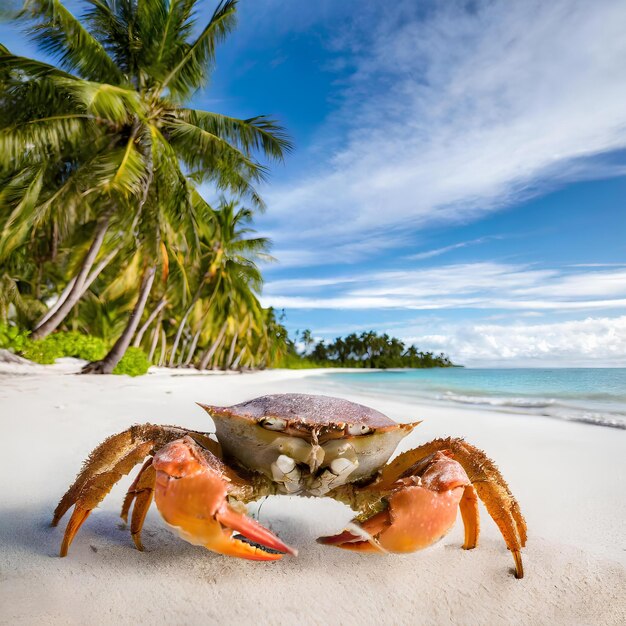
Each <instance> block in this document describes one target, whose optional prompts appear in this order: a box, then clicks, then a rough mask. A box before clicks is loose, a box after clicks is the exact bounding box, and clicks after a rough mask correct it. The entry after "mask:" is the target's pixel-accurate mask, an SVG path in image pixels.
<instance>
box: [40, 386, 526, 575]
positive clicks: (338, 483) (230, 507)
mask: <svg viewBox="0 0 626 626" xmlns="http://www.w3.org/2000/svg"><path fill="white" fill-rule="evenodd" d="M200 406H201V407H202V408H204V409H205V410H206V411H207V412H208V413H209V415H210V416H211V417H212V418H213V421H214V423H215V430H216V432H215V438H213V437H212V436H211V435H212V434H213V433H211V434H209V433H206V432H199V431H195V430H188V429H185V428H181V427H179V426H158V425H153V424H142V425H135V426H132V427H131V428H129V429H127V430H125V431H123V432H121V433H119V434H117V435H113V436H111V437H109V438H108V439H106V440H105V441H104V442H103V443H101V444H100V445H99V446H98V447H97V448H96V449H95V450H94V451H93V452H92V453H91V455H90V456H89V457H88V459H87V460H86V461H85V464H84V466H83V469H82V471H81V472H80V473H79V475H78V476H77V478H76V480H75V481H74V483H73V484H72V485H71V486H70V488H69V489H68V491H67V492H66V493H65V495H64V496H63V498H62V499H61V501H60V502H59V504H58V506H57V508H56V510H55V512H54V518H53V521H52V525H53V526H56V525H57V524H58V522H59V521H60V519H61V518H62V517H63V515H64V514H65V513H66V512H67V511H68V510H69V509H70V508H71V507H72V506H73V507H74V510H73V512H72V515H71V518H70V520H69V522H68V524H67V527H66V529H65V534H64V537H63V541H62V544H61V551H60V555H61V556H66V555H67V553H68V549H69V547H70V544H71V543H72V541H73V539H74V537H75V535H76V533H77V532H78V530H79V528H80V527H81V525H82V524H83V523H84V522H85V520H86V519H87V517H88V516H89V514H90V513H91V511H92V510H93V509H94V508H95V507H96V506H98V504H99V503H100V502H101V501H102V500H103V498H104V497H105V496H106V495H107V494H108V493H109V491H110V490H111V488H112V487H113V485H114V484H115V483H116V482H117V481H118V480H119V479H120V478H121V477H122V476H123V475H125V474H128V473H129V472H130V471H131V470H132V469H133V467H135V465H138V464H139V463H142V462H143V465H142V467H141V470H140V471H139V473H138V474H137V476H136V478H135V479H134V481H133V482H132V484H131V486H130V488H129V489H128V492H127V494H126V497H125V499H124V503H123V505H122V512H121V516H122V519H123V520H124V521H125V522H127V521H128V516H129V513H130V510H131V506H132V515H131V521H130V532H131V536H132V539H133V541H134V543H135V546H136V547H137V548H138V549H139V550H143V545H142V542H141V530H142V527H143V524H144V520H145V517H146V513H147V511H148V509H149V507H150V504H151V502H152V500H153V499H154V500H155V501H156V505H157V508H158V510H159V512H160V513H161V516H162V517H163V519H164V520H165V522H166V523H167V524H168V525H169V526H170V527H172V528H173V529H174V530H175V531H176V532H177V533H178V534H179V535H180V536H181V537H182V538H183V539H185V540H186V541H188V542H190V543H192V544H196V545H201V546H204V547H206V548H208V549H209V550H212V551H214V552H218V553H221V554H225V555H230V556H234V557H241V558H244V559H251V560H258V561H274V560H278V559H281V558H282V557H283V556H285V555H286V554H290V555H294V556H295V555H296V554H297V552H296V550H295V549H294V548H292V547H290V546H288V545H287V544H285V543H284V542H283V541H282V540H281V539H279V538H278V537H277V536H276V535H275V534H274V533H272V532H271V531H270V530H268V529H267V528H265V527H264V526H262V525H261V524H259V523H258V522H257V521H255V520H254V519H252V518H250V517H248V516H247V515H246V507H245V504H246V503H248V502H251V501H254V500H257V499H259V498H261V497H263V496H267V495H278V494H287V495H300V496H320V497H329V498H334V499H336V500H338V501H340V502H342V503H344V504H347V505H348V506H350V507H351V508H352V509H353V510H354V511H355V512H356V517H355V518H354V519H353V520H352V522H350V523H349V524H348V526H347V527H346V528H345V529H344V530H343V531H342V532H340V533H339V534H336V535H333V536H328V537H320V538H319V539H318V541H319V542H320V543H322V544H326V545H330V546H335V547H338V548H343V549H346V550H353V551H357V552H374V553H390V552H393V553H403V552H413V551H415V550H420V549H422V548H426V547H427V546H429V545H432V544H433V543H435V542H437V541H438V540H439V539H441V538H442V537H443V536H444V535H446V533H447V532H448V531H449V530H450V529H451V528H452V527H453V525H454V523H455V520H456V515H457V507H458V509H460V512H461V517H462V519H463V524H464V529H465V541H464V543H463V548H465V549H466V550H470V549H472V548H474V547H476V545H477V541H478V534H479V508H478V497H480V499H481V500H482V501H483V503H484V504H485V506H486V508H487V511H488V512H489V514H490V515H491V517H492V518H493V520H494V521H495V522H496V524H497V526H498V528H499V529H500V532H501V533H502V536H503V538H504V540H505V542H506V545H507V547H508V549H509V550H510V551H511V553H512V555H513V559H514V562H515V576H516V577H517V578H522V576H523V567H522V557H521V549H522V548H523V547H524V545H525V543H526V523H525V521H524V518H523V516H522V514H521V511H520V507H519V505H518V503H517V501H516V499H515V498H514V496H513V494H512V493H511V491H510V489H509V487H508V486H507V484H506V482H505V481H504V478H503V477H502V475H501V474H500V472H499V471H498V469H497V468H496V466H495V465H494V463H493V462H492V461H491V460H490V459H489V458H488V457H487V456H486V455H485V454H484V452H482V451H481V450H479V449H478V448H476V447H474V446H472V445H470V444H469V443H467V442H465V441H464V440H463V439H458V438H446V439H435V440H434V441H431V442H429V443H425V444H423V445H421V446H419V447H417V448H414V449H412V450H409V451H407V452H404V453H402V454H400V455H399V456H397V457H396V458H394V459H393V460H392V461H391V462H389V459H390V457H391V456H392V454H393V453H394V451H395V449H396V447H397V445H398V443H399V442H400V441H401V440H402V439H403V438H404V437H406V436H407V435H408V434H409V433H410V432H411V431H412V430H413V429H414V428H415V427H416V426H417V425H418V424H419V423H420V422H413V423H408V424H402V423H396V422H394V421H393V420H391V419H390V418H388V417H387V416H385V415H383V414H382V413H379V412H378V411H375V410H373V409H371V408H368V407H365V406H362V405H360V404H355V403H353V402H349V401H347V400H343V399H339V398H331V397H328V396H314V395H305V394H279V395H270V396H263V397H260V398H256V399H254V400H251V401H248V402H243V403H241V404H236V405H234V406H230V407H218V406H209V405H205V404H200ZM146 458H147V460H146Z"/></svg>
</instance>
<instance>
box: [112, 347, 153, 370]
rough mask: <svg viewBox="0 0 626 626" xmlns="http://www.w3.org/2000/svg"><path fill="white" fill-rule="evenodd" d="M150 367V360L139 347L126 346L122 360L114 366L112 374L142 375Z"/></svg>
mask: <svg viewBox="0 0 626 626" xmlns="http://www.w3.org/2000/svg"><path fill="white" fill-rule="evenodd" d="M149 367H150V361H148V357H147V356H146V354H145V352H144V351H143V350H142V349H141V348H128V350H126V354H124V356H123V357H122V360H121V361H120V362H119V363H118V364H117V365H116V366H115V369H114V370H113V373H114V374H127V375H128V376H143V375H144V374H145V373H146V372H147V371H148V368H149Z"/></svg>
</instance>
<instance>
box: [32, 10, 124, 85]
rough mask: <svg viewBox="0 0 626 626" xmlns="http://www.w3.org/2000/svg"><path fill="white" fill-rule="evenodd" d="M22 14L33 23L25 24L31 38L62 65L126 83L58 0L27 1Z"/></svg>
mask: <svg viewBox="0 0 626 626" xmlns="http://www.w3.org/2000/svg"><path fill="white" fill-rule="evenodd" d="M21 17H22V19H25V20H28V21H29V22H32V23H31V24H30V26H29V27H28V32H29V33H30V36H31V38H32V39H33V40H34V41H35V42H36V43H37V44H38V45H39V47H40V48H41V49H42V50H43V51H44V52H46V53H47V54H50V55H51V56H53V57H55V58H56V59H58V61H59V63H60V64H61V66H62V67H65V68H66V69H68V70H69V71H71V72H76V73H78V75H79V76H81V77H83V78H87V79H88V80H95V81H98V82H108V83H112V84H116V85H123V84H126V83H127V82H128V81H127V79H126V77H125V76H124V74H123V73H122V72H121V71H120V70H119V68H118V67H117V66H116V65H115V63H114V62H113V59H111V57H110V56H109V55H108V54H107V53H106V51H105V49H104V48H103V46H102V44H101V43H100V42H99V41H98V40H97V39H96V38H95V37H94V36H93V35H92V34H91V33H90V32H89V31H88V30H87V29H86V28H85V27H84V26H83V25H82V24H81V23H80V21H79V20H78V19H76V17H75V16H74V15H73V14H72V13H71V12H70V11H68V10H67V8H66V7H65V6H64V5H63V3H62V2H61V0H26V2H25V3H24V8H23V9H22V12H21Z"/></svg>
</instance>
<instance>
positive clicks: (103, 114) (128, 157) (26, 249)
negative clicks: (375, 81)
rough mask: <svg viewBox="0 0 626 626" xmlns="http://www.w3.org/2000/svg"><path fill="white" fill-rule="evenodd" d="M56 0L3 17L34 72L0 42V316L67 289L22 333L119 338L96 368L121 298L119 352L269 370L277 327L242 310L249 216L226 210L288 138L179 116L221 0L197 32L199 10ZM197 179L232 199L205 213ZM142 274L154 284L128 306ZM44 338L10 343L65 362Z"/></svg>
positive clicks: (255, 274)
mask: <svg viewBox="0 0 626 626" xmlns="http://www.w3.org/2000/svg"><path fill="white" fill-rule="evenodd" d="M20 4H21V3H20ZM65 4H66V2H65V0H24V2H23V8H22V10H21V11H19V13H18V16H17V18H16V19H17V20H18V22H20V23H19V24H16V26H19V27H21V29H22V30H25V31H26V32H27V33H28V35H29V36H30V38H31V39H32V40H33V41H34V42H35V43H36V44H37V45H38V47H39V48H40V49H41V50H43V51H44V52H46V55H47V57H48V58H49V59H51V62H50V63H45V62H42V61H38V60H36V59H29V58H25V57H22V56H18V55H16V54H13V53H12V52H11V51H10V50H8V49H7V48H6V47H5V46H2V45H0V268H1V269H0V321H8V320H9V319H10V320H11V321H12V322H14V323H16V324H17V325H18V326H20V327H27V328H32V327H34V326H36V323H37V320H40V319H41V318H42V316H43V315H44V314H45V310H46V308H47V306H48V305H49V303H50V302H53V301H55V300H56V299H57V298H58V297H59V295H60V294H62V293H63V292H64V289H65V288H66V286H68V287H70V288H71V285H72V284H74V285H75V286H77V288H76V289H70V290H69V291H68V292H66V293H69V295H68V299H69V301H68V306H64V305H63V304H61V306H60V308H59V309H58V310H57V314H56V315H53V316H52V317H50V319H49V320H48V322H47V325H44V326H43V327H41V326H40V327H39V332H37V336H40V337H45V336H46V335H47V334H48V333H49V332H53V331H54V330H56V329H67V328H68V326H69V327H71V328H73V329H75V330H80V331H81V332H82V333H84V334H85V335H96V336H98V337H101V338H102V341H104V342H106V343H110V344H114V341H115V339H117V338H120V339H121V341H120V342H115V344H114V345H117V350H116V351H115V352H112V353H110V354H109V355H107V357H106V358H105V361H106V362H107V363H106V364H107V368H101V369H103V371H104V369H108V370H110V367H112V366H113V364H114V363H113V361H116V360H117V359H118V358H119V356H120V355H121V353H122V352H123V348H125V347H126V346H127V345H128V341H130V340H131V337H130V335H132V334H133V333H132V327H131V325H130V321H129V320H130V319H131V317H130V313H131V311H133V310H134V306H135V303H136V302H141V306H140V307H139V309H138V310H136V311H135V315H133V318H132V319H135V318H136V317H139V318H141V326H140V329H139V331H138V333H137V335H138V337H137V339H136V343H137V345H141V346H143V348H144V349H145V351H146V353H149V354H150V355H151V356H150V358H152V357H153V356H154V355H156V356H154V358H155V361H156V362H157V363H159V364H169V365H179V364H180V365H189V364H195V365H198V366H202V367H216V368H232V369H244V368H254V367H266V366H270V365H272V363H274V361H275V359H276V358H278V357H279V356H280V354H282V353H283V352H284V337H285V336H286V333H283V330H284V329H282V330H281V329H280V328H278V326H280V325H278V326H276V327H273V326H272V323H273V322H272V317H271V315H270V314H269V313H268V312H267V310H264V309H263V308H262V307H261V305H260V303H259V301H258V298H257V294H258V293H259V291H260V286H261V282H262V277H261V273H260V271H259V269H258V267H257V265H256V262H257V261H258V260H263V261H266V260H268V259H269V257H268V252H269V242H268V241H267V240H266V239H264V238H262V237H250V236H248V234H249V233H250V232H251V230H250V229H249V228H248V227H247V225H248V223H249V222H250V220H251V217H252V213H251V211H250V209H249V208H247V207H246V208H241V207H239V205H238V202H246V204H247V206H252V207H255V208H262V207H263V206H264V205H263V200H262V198H261V197H260V196H259V194H258V192H257V190H256V187H257V185H258V184H259V183H261V182H262V181H263V180H264V179H265V177H266V174H267V172H268V169H267V163H266V162H276V161H278V162H280V161H281V160H282V159H283V157H284V155H285V154H286V153H287V152H289V150H290V149H291V142H290V140H289V138H288V136H287V134H286V133H285V131H284V129H283V128H282V127H281V126H280V125H279V124H278V123H277V122H276V121H275V120H273V119H272V118H270V117H265V116H255V117H250V118H247V119H239V118H235V117H231V116H227V115H223V114H221V113H214V112H211V111H202V110H196V109H192V108H189V107H187V106H186V104H187V103H186V101H187V100H189V98H190V96H191V95H192V94H194V93H196V92H197V90H198V89H200V88H202V87H203V86H204V85H206V84H207V83H208V78H209V76H210V74H211V71H212V69H213V67H214V65H215V58H216V51H217V47H218V45H219V44H220V43H221V42H222V41H224V39H225V38H226V37H227V36H228V35H229V33H230V32H231V31H232V30H233V28H234V27H235V23H236V13H237V11H236V10H237V0H219V1H218V0H216V7H215V11H214V12H213V14H212V15H209V16H208V21H205V22H204V24H203V23H201V22H200V21H199V20H200V19H202V18H203V17H207V13H206V7H205V6H204V4H203V3H200V0H184V1H182V2H175V1H173V0H146V1H145V2H144V1H142V2H136V1H124V2H108V1H107V2H95V1H94V2H88V3H86V4H87V5H88V6H87V7H86V8H87V10H86V11H85V12H84V13H83V15H82V17H80V18H78V17H76V16H75V15H74V14H73V13H72V11H70V10H69V8H66V6H65ZM201 5H202V6H201ZM26 147H27V148H28V149H26ZM200 183H204V184H207V183H208V184H210V185H212V188H213V189H212V191H215V192H217V193H224V194H227V195H228V196H229V197H230V198H233V199H236V200H237V204H235V203H233V204H232V206H227V205H223V206H222V207H221V208H220V210H219V211H216V210H215V209H213V207H211V206H209V204H208V203H207V202H206V201H204V200H203V199H202V197H201V195H200V193H199V191H198V188H199V185H200ZM103 229H104V230H103ZM88 250H90V251H93V254H88ZM148 271H150V272H156V275H157V276H158V277H159V279H158V280H156V281H155V282H154V284H153V283H150V284H149V285H148V287H147V291H146V295H148V292H149V299H148V300H147V306H146V310H145V311H144V310H143V307H144V304H143V303H144V302H146V300H145V298H144V299H140V300H138V299H137V295H138V291H139V290H140V285H141V284H142V278H141V277H142V276H143V275H145V272H148ZM85 273H87V274H86V279H85V280H82V278H81V280H80V281H76V282H74V283H72V282H71V281H73V280H74V279H76V278H77V277H78V276H85ZM151 275H152V274H151ZM150 290H151V291H150ZM162 301H163V302H165V303H166V309H165V310H164V311H163V312H162V315H161V316H159V317H155V318H150V317H149V315H150V312H151V311H152V310H154V309H155V307H156V306H157V305H158V303H159V302H162ZM70 304H71V310H72V318H71V326H70V325H69V321H68V320H67V315H68V314H69V311H70V307H69V305H70ZM144 324H145V325H146V328H144V329H143V330H141V328H142V327H143V325H144ZM153 337H155V338H156V341H153V340H152V338H153ZM67 341H69V340H67ZM59 342H61V343H62V340H61V339H59V338H57V339H52V338H51V339H50V342H47V343H38V344H34V343H32V344H28V346H26V345H24V346H22V348H24V349H27V350H28V351H29V354H30V355H31V357H33V358H36V359H37V360H40V361H43V362H53V361H54V359H55V358H57V357H58V356H67V355H68V353H69V352H71V353H76V352H80V351H78V350H77V349H76V348H75V347H72V349H71V350H70V349H69V346H67V345H58V344H59ZM83 347H84V346H83ZM81 350H82V348H81ZM95 352H97V353H98V354H99V350H94V353H95ZM77 356H82V357H83V358H89V359H90V360H93V359H92V357H85V352H84V351H82V352H80V354H78V355H77ZM98 359H99V357H96V360H98ZM137 359H138V357H136V356H135V360H137ZM133 362H134V361H133ZM202 363H204V364H203V365H202ZM144 366H145V364H143V365H142V366H141V367H139V366H138V361H137V363H136V364H135V365H133V366H132V367H131V369H132V370H133V371H134V370H135V369H141V368H142V367H144ZM94 371H95V369H94Z"/></svg>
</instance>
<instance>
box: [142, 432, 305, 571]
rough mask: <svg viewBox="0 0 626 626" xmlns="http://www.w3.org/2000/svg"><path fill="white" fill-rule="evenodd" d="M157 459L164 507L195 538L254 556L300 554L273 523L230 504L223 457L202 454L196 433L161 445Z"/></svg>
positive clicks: (229, 552)
mask: <svg viewBox="0 0 626 626" xmlns="http://www.w3.org/2000/svg"><path fill="white" fill-rule="evenodd" d="M153 465H154V469H155V470H156V488H155V501H156V505H157V507H158V509H159V512H160V513H161V515H162V516H163V519H164V520H165V521H166V522H167V523H168V524H169V525H171V526H173V527H174V528H175V529H176V531H177V532H178V534H179V535H180V536H181V537H182V538H183V539H185V540H186V541H188V542H189V543H193V544H195V545H201V546H204V547H205V548H208V549H209V550H213V551H214V552H219V553H220V554H227V555H230V556H236V557H240V558H244V559H251V560H254V561H275V560H277V559H280V558H282V557H283V556H284V555H285V554H293V555H294V556H295V555H296V554H297V552H296V551H295V550H294V549H293V548H290V547H289V546H288V545H286V544H285V543H283V542H282V541H281V540H280V539H279V538H278V537H276V535H274V534H273V533H271V532H270V531H269V530H267V528H264V527H263V526H261V524H259V523H258V522H255V521H254V520H252V519H250V518H249V517H246V516H245V515H243V514H242V513H239V512H238V511H236V510H235V509H234V508H232V507H231V506H230V505H229V504H228V502H227V499H226V498H227V495H228V479H227V478H225V477H224V474H223V465H222V463H221V462H220V461H219V460H218V459H217V458H215V457H213V456H212V455H211V456H210V457H205V456H204V455H202V454H200V453H199V451H198V447H197V444H196V443H195V442H194V441H193V440H192V439H191V438H190V437H185V438H184V439H179V440H177V441H174V442H172V443H170V444H168V445H167V446H165V447H164V448H162V449H161V450H159V451H158V452H157V453H156V454H155V456H154V460H153ZM233 531H237V532H238V533H240V534H239V535H234V534H233Z"/></svg>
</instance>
